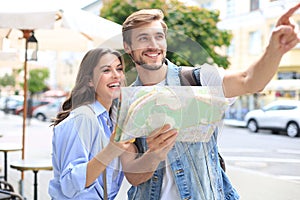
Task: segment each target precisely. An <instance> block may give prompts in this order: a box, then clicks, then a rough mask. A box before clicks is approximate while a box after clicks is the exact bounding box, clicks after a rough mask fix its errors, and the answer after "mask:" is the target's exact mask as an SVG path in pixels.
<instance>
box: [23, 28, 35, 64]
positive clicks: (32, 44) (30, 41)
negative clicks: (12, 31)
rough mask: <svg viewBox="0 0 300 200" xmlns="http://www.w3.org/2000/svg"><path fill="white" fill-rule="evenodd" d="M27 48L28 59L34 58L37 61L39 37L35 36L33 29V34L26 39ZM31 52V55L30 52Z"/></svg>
mask: <svg viewBox="0 0 300 200" xmlns="http://www.w3.org/2000/svg"><path fill="white" fill-rule="evenodd" d="M26 43H27V44H26V46H27V47H26V49H25V51H26V50H27V56H26V58H27V61H29V60H34V61H37V52H38V41H37V39H36V38H35V37H34V31H31V35H30V36H29V38H28V39H27V41H26ZM29 53H31V56H30V54H29Z"/></svg>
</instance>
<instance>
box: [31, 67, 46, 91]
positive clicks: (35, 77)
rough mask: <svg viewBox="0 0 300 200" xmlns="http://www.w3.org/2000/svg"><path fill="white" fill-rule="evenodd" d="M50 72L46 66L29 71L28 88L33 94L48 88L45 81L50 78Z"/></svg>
mask: <svg viewBox="0 0 300 200" xmlns="http://www.w3.org/2000/svg"><path fill="white" fill-rule="evenodd" d="M49 74H50V73H49V70H48V69H45V68H44V69H33V70H30V71H29V80H28V90H29V91H30V92H31V94H34V93H36V92H41V91H43V90H45V89H46V88H47V85H46V83H45V81H46V79H47V78H49Z"/></svg>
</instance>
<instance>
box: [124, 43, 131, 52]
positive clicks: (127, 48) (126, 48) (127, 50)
mask: <svg viewBox="0 0 300 200" xmlns="http://www.w3.org/2000/svg"><path fill="white" fill-rule="evenodd" d="M123 46H124V50H125V52H126V53H127V54H130V53H131V48H130V46H129V45H128V44H127V42H124V43H123Z"/></svg>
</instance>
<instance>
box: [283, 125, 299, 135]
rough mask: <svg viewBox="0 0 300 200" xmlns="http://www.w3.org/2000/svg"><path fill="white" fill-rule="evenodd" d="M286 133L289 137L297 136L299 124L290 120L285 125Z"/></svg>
mask: <svg viewBox="0 0 300 200" xmlns="http://www.w3.org/2000/svg"><path fill="white" fill-rule="evenodd" d="M286 133H287V135H288V136H290V137H297V136H299V134H300V133H299V126H298V124H297V123H295V122H290V123H289V124H288V125H287V127H286Z"/></svg>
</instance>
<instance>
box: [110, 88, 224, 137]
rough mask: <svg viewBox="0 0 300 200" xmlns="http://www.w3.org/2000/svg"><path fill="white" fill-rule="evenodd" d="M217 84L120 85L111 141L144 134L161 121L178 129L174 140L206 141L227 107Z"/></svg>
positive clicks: (158, 125)
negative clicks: (114, 134)
mask: <svg viewBox="0 0 300 200" xmlns="http://www.w3.org/2000/svg"><path fill="white" fill-rule="evenodd" d="M220 90H222V88H221V87H204V86H201V87H198V86H140V87H122V88H121V94H122V101H121V103H120V108H119V111H118V117H117V118H118V119H117V126H116V137H115V141H128V140H132V139H134V138H138V137H146V136H148V135H149V134H151V132H152V131H154V130H155V129H157V128H160V127H162V126H163V125H164V124H170V125H171V127H172V128H176V129H177V130H178V137H177V141H184V142H198V141H201V142H207V141H208V140H209V139H210V137H211V135H212V134H213V132H214V130H215V128H216V127H217V125H218V124H219V123H220V122H221V121H222V119H223V116H224V112H225V110H226V109H227V107H228V102H227V101H226V99H225V98H224V97H222V96H220V95H217V94H218V93H219V91H220Z"/></svg>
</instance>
